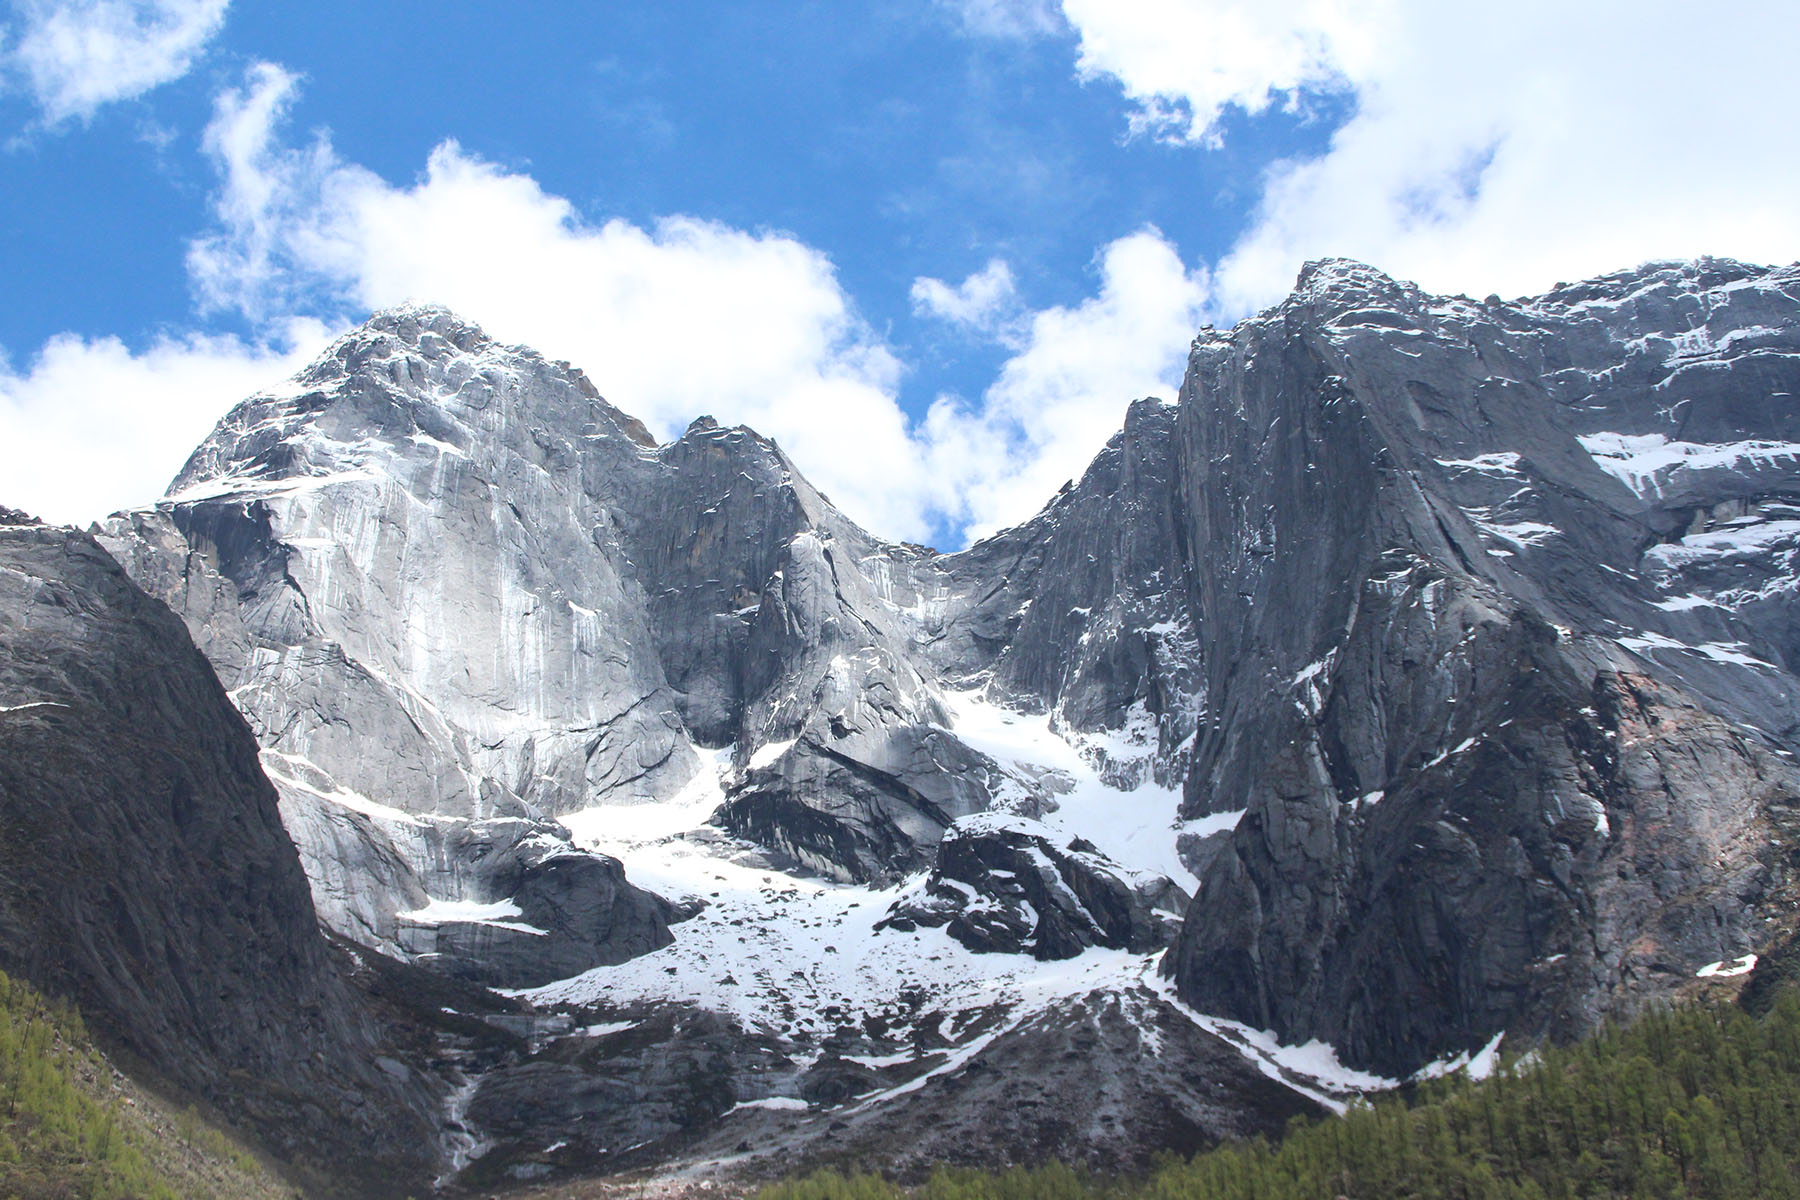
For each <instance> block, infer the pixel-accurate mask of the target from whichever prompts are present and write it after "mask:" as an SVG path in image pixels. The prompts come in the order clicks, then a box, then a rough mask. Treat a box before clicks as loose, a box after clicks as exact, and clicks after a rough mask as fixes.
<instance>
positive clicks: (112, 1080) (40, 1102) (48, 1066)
mask: <svg viewBox="0 0 1800 1200" xmlns="http://www.w3.org/2000/svg"><path fill="white" fill-rule="evenodd" d="M0 1194H4V1195H6V1196H8V1197H12V1198H13V1200H64V1198H67V1197H82V1198H84V1200H85V1198H92V1200H112V1198H117V1200H276V1198H280V1200H288V1198H290V1197H296V1196H298V1193H297V1192H296V1191H295V1190H294V1189H293V1188H291V1187H289V1186H287V1185H285V1184H283V1183H282V1182H281V1181H280V1180H279V1179H277V1178H275V1177H274V1176H272V1175H270V1174H269V1173H268V1172H267V1171H266V1170H265V1169H264V1168H263V1166H262V1165H261V1164H260V1163H258V1162H257V1160H256V1159H255V1158H254V1157H252V1156H251V1155H250V1154H249V1153H247V1152H246V1151H244V1150H243V1149H242V1148H240V1147H239V1146H237V1145H236V1144H234V1143H233V1142H232V1141H231V1139H229V1138H228V1137H226V1136H225V1135H224V1134H222V1133H220V1132H219V1131H218V1130H217V1129H214V1128H212V1127H211V1126H209V1125H207V1124H206V1123H205V1122H203V1121H202V1120H201V1119H200V1118H199V1117H197V1116H196V1115H195V1114H194V1113H193V1112H192V1111H191V1110H188V1111H185V1112H184V1111H178V1110H175V1109H173V1108H171V1107H170V1106H168V1105H166V1104H165V1103H163V1102H162V1101H160V1100H159V1099H158V1098H156V1097H155V1096H153V1095H152V1094H151V1093H148V1092H145V1091H144V1090H143V1089H141V1088H139V1087H136V1086H135V1085H133V1084H132V1083H131V1082H130V1081H129V1080H128V1079H126V1078H125V1077H124V1076H123V1075H121V1074H120V1073H119V1072H118V1071H117V1070H115V1069H114V1068H113V1067H112V1065H111V1064H110V1063H109V1062H107V1060H106V1059H105V1057H104V1056H103V1055H101V1054H100V1052H99V1051H98V1050H96V1049H95V1048H94V1046H93V1044H92V1043H91V1042H90V1041H89V1040H88V1036H87V1031H86V1029H85V1027H84V1026H83V1024H82V1021H81V1016H80V1014H79V1013H77V1012H76V1011H75V1010H74V1009H72V1008H69V1007H67V1006H65V1005H54V1004H50V1003H48V1002H47V1001H45V999H44V998H43V997H42V996H41V995H39V994H38V992H37V991H36V990H35V989H33V988H31V987H30V986H28V985H26V984H24V983H21V982H19V981H17V980H15V979H12V978H10V977H9V976H7V975H5V974H0Z"/></svg>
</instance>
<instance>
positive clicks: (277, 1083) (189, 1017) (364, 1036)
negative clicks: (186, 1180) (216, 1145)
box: [0, 510, 435, 1194]
mask: <svg viewBox="0 0 1800 1200" xmlns="http://www.w3.org/2000/svg"><path fill="white" fill-rule="evenodd" d="M0 964H3V965H4V967H5V968H6V969H7V970H8V971H10V972H12V973H14V974H15V975H17V976H19V977H21V978H23V979H25V980H28V981H30V982H31V983H32V984H34V985H35V986H37V987H39V988H41V989H43V990H44V991H45V992H47V993H49V994H51V995H54V996H58V997H62V998H67V999H70V1000H72V1001H74V1002H75V1003H76V1004H78V1005H79V1006H80V1007H81V1009H82V1011H83V1013H84V1014H85V1016H86V1018H87V1020H88V1022H89V1024H90V1025H91V1027H92V1028H93V1029H94V1030H95V1032H96V1034H97V1035H98V1036H99V1037H100V1039H101V1040H102V1042H103V1043H104V1044H105V1045H106V1046H107V1047H108V1048H109V1049H111V1050H115V1051H119V1052H122V1053H123V1054H124V1055H125V1056H127V1057H126V1061H127V1063H128V1065H130V1066H131V1067H132V1068H133V1069H134V1070H139V1069H145V1070H147V1071H148V1073H149V1077H150V1079H152V1080H154V1081H159V1082H161V1083H163V1084H165V1085H167V1086H169V1087H172V1088H174V1089H177V1090H179V1091H185V1092H188V1093H190V1094H194V1095H197V1096H200V1097H203V1098H205V1099H206V1100H208V1101H210V1102H212V1103H214V1104H216V1105H218V1106H220V1107H221V1108H224V1109H227V1110H229V1111H230V1112H232V1113H233V1114H234V1116H235V1117H236V1118H237V1119H240V1120H241V1121H242V1122H243V1124H244V1125H245V1126H246V1127H247V1128H248V1129H250V1130H252V1131H254V1132H255V1134H256V1135H257V1136H258V1137H260V1138H263V1139H265V1140H266V1141H267V1142H268V1144H269V1145H271V1146H272V1147H274V1148H275V1149H276V1150H277V1151H278V1152H279V1153H280V1154H281V1155H283V1156H284V1157H287V1158H289V1159H292V1160H294V1161H296V1162H297V1163H299V1164H301V1165H302V1166H303V1167H312V1168H314V1169H316V1170H317V1171H318V1172H319V1174H320V1175H321V1177H323V1178H325V1179H331V1178H342V1177H343V1176H344V1175H345V1174H346V1173H348V1174H350V1175H351V1176H352V1177H353V1178H354V1179H355V1180H356V1181H357V1182H356V1184H355V1186H356V1188H357V1190H358V1192H359V1193H360V1194H372V1193H376V1192H379V1191H381V1190H382V1189H383V1188H385V1187H393V1188H395V1189H404V1188H406V1187H408V1186H411V1185H413V1184H415V1183H416V1182H417V1181H418V1180H419V1179H420V1178H421V1177H422V1176H424V1175H425V1174H426V1172H427V1171H428V1170H429V1168H430V1166H431V1165H432V1163H433V1160H434V1158H435V1149H434V1145H433V1138H432V1137H431V1132H430V1125H429V1124H428V1123H427V1120H426V1119H425V1117H424V1115H423V1111H424V1106H425V1104H426V1102H427V1093H428V1092H429V1090H430V1089H429V1086H428V1085H427V1084H426V1083H425V1082H424V1081H422V1080H417V1079H414V1080H411V1081H410V1083H405V1082H403V1081H402V1079H400V1078H397V1076H406V1075H407V1074H408V1071H407V1069H406V1068H404V1067H402V1066H401V1064H399V1063H398V1062H392V1063H390V1064H387V1065H381V1064H378V1062H377V1057H378V1055H379V1054H380V1053H381V1045H382V1044H381V1040H380V1037H379V1033H378V1031H377V1029H376V1028H375V1027H374V1025H373V1023H372V1022H371V1021H370V1020H369V1019H368V1017H367V1016H366V1015H365V1014H364V1013H363V1012H362V1011H361V1009H360V1008H359V1007H358V1005H357V1003H356V1002H355V1001H354V1000H353V999H352V997H351V995H350V993H349V991H348V989H347V988H346V987H345V986H344V983H343V981H342V980H341V978H340V977H339V975H338V972H337V969H336V966H335V964H334V962H333V960H332V959H331V958H330V957H329V956H328V954H327V950H326V945H325V942H324V939H323V938H322V936H321V935H320V931H319V928H318V924H317V919H316V917H315V916H314V914H313V910H312V905H311V903H310V900H309V897H308V893H307V887H306V881H305V877H304V876H303V875H302V873H301V870H300V864H299V861H298V859H297V857H296V855H295V853H294V849H293V846H292V844H291V843H290V842H289V841H288V839H287V837H286V835H285V834H284V833H283V831H282V828H281V824H280V821H279V818H278V816H277V814H276V807H275V794H274V790H273V789H272V788H271V787H270V786H269V784H268V781H267V780H266V779H264V778H263V776H262V774H261V772H260V771H259V769H258V765H257V754H256V745H255V741H254V739H252V738H251V736H250V734H249V732H248V730H246V729H245V727H244V724H243V720H242V718H241V717H239V716H238V714H237V712H236V711H235V710H234V709H233V708H232V706H231V703H230V701H229V699H228V698H227V697H226V695H225V692H224V689H222V688H221V687H220V686H219V683H218V680H217V679H216V678H215V677H214V676H213V673H212V671H211V669H210V667H209V666H208V664H207V662H206V659H205V658H204V657H202V656H201V655H200V653H199V652H198V651H197V650H195V648H194V646H193V644H192V642H191V641H190V640H189V639H188V636H187V631H186V629H185V628H184V627H183V626H182V623H181V622H180V620H178V619H177V618H176V617H175V616H174V615H173V614H172V613H171V612H169V610H168V609H167V608H165V607H164V606H163V605H162V604H160V603H158V602H157V601H155V600H152V599H150V598H149V597H147V596H146V595H144V593H143V592H142V591H140V590H139V589H138V588H137V587H136V585H134V584H133V583H132V582H131V580H130V579H129V578H128V577H127V576H126V575H125V573H124V571H122V570H121V569H120V568H119V566H118V564H117V563H115V562H114V561H113V560H112V559H111V558H110V557H109V556H108V555H107V554H106V552H105V551H104V550H102V549H101V548H100V547H99V546H98V545H97V544H96V543H95V542H94V540H93V538H92V537H90V536H88V535H87V534H83V533H79V532H76V531H74V530H69V529H62V528H57V527H52V526H44V525H40V524H37V523H36V522H33V521H31V520H29V519H28V518H25V517H22V516H21V515H20V514H17V513H14V512H12V511H10V510H0Z"/></svg>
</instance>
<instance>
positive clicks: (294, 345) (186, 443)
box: [0, 321, 328, 524]
mask: <svg viewBox="0 0 1800 1200" xmlns="http://www.w3.org/2000/svg"><path fill="white" fill-rule="evenodd" d="M327 340H328V335H327V330H326V329H325V328H324V327H323V326H322V325H319V324H318V323H317V322H310V321H295V322H291V323H289V324H287V325H285V326H284V327H283V329H282V331H281V336H280V337H279V338H277V339H276V340H275V341H274V342H272V343H246V342H243V341H240V340H239V339H237V338H231V337H199V336H190V337H185V338H166V339H162V340H159V341H157V342H156V343H155V344H153V345H152V346H151V347H150V348H149V349H147V350H145V351H143V352H142V353H136V354H134V353H133V352H132V351H131V350H129V349H127V348H126V346H125V345H124V344H123V343H122V342H120V341H119V340H118V339H117V338H95V339H91V340H90V339H86V338H81V337H77V336H75V335H73V334H63V335H61V336H59V337H56V338H52V339H51V340H50V341H49V342H48V343H47V344H46V345H45V346H44V347H43V348H42V349H41V350H40V351H39V352H38V354H37V355H36V356H35V358H33V360H32V361H31V362H30V364H29V365H28V366H26V367H25V368H24V369H23V370H18V369H15V368H13V367H12V366H10V365H9V364H7V363H6V362H5V361H4V360H0V480H4V481H5V492H4V494H0V504H6V505H9V506H11V507H15V508H23V509H25V510H26V511H28V512H31V513H34V514H36V515H38V516H41V517H43V518H45V519H46V520H50V521H58V522H63V523H67V524H86V523H87V522H89V521H94V520H97V519H99V518H100V517H103V516H105V515H106V514H107V513H109V512H114V511H117V510H118V509H122V508H128V507H132V506H135V505H139V504H144V503H146V502H148V501H150V500H153V499H155V498H156V497H157V496H159V495H161V494H162V491H163V489H164V488H165V487H167V486H168V483H169V481H170V480H171V479H172V478H174V476H175V473H176V472H177V471H179V470H180V469H181V465H182V463H184V462H185V461H187V456H188V455H189V454H190V453H192V452H193V449H194V447H195V446H197V445H199V444H200V442H201V440H202V439H203V438H205V437H206V435H207V434H208V433H209V432H210V431H211V430H212V427H213V424H214V423H215V422H216V421H218V419H219V417H220V416H221V415H222V414H223V413H224V412H225V411H226V410H227V409H229V408H230V407H231V406H232V405H233V404H235V403H237V401H239V400H241V399H243V398H244V397H245V396H248V395H249V394H250V393H251V392H254V391H256V390H258V389H260V388H263V387H267V386H268V385H269V384H270V383H272V382H274V381H276V380H278V379H281V378H283V377H285V376H287V375H291V374H292V373H293V372H295V371H297V370H299V369H300V367H302V366H304V365H305V364H306V363H307V362H308V361H309V360H311V359H312V358H313V357H314V356H315V355H317V354H318V353H319V352H320V351H321V350H323V349H324V347H325V345H326V342H327Z"/></svg>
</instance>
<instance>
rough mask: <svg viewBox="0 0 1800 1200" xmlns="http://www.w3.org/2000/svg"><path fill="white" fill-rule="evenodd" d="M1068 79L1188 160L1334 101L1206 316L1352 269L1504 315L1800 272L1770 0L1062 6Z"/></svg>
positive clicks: (1788, 88)
mask: <svg viewBox="0 0 1800 1200" xmlns="http://www.w3.org/2000/svg"><path fill="white" fill-rule="evenodd" d="M1063 12H1064V15H1065V16H1066V17H1067V18H1068V20H1069V21H1070V22H1071V24H1072V25H1073V26H1074V27H1075V28H1076V30H1077V32H1078V34H1079V36H1080V39H1081V58H1080V69H1081V70H1082V71H1083V72H1084V73H1086V74H1087V75H1089V76H1097V75H1105V76H1108V77H1111V78H1114V79H1116V80H1117V81H1118V82H1119V84H1120V86H1121V87H1122V88H1123V89H1124V91H1125V94H1126V95H1127V97H1128V98H1130V99H1132V100H1133V101H1134V102H1135V103H1136V105H1137V106H1138V116H1137V124H1138V125H1139V126H1140V127H1142V128H1147V129H1151V130H1153V131H1155V132H1157V133H1158V134H1159V135H1162V136H1171V135H1174V136H1180V137H1182V138H1186V139H1189V140H1193V141H1196V142H1199V143H1202V144H1205V143H1207V142H1208V141H1209V140H1212V139H1215V138H1216V137H1217V136H1218V119H1219V117H1220V116H1221V114H1223V113H1224V112H1225V111H1226V109H1227V108H1228V107H1230V106H1234V105H1235V106H1237V107H1239V108H1242V109H1245V110H1247V111H1256V110H1257V109H1258V108H1259V107H1262V106H1265V105H1267V104H1269V103H1274V102H1286V101H1289V100H1293V99H1294V98H1296V97H1299V98H1304V97H1305V96H1306V95H1309V94H1311V93H1314V92H1317V91H1320V90H1330V89H1348V90H1349V91H1350V92H1351V93H1352V94H1353V96H1354V102H1355V111H1354V115H1353V116H1352V117H1351V118H1350V119H1349V120H1348V121H1347V122H1346V123H1345V124H1344V125H1343V126H1342V127H1341V128H1339V129H1338V130H1337V131H1336V133H1335V135H1334V136H1333V138H1332V140H1331V143H1330V146H1329V148H1328V150H1327V151H1326V152H1325V153H1324V154H1322V155H1321V156H1319V157H1317V158H1313V159H1310V160H1304V161H1296V162H1290V163H1285V164H1282V165H1281V166H1279V167H1278V168H1277V169H1276V170H1274V171H1273V172H1272V173H1271V174H1270V176H1269V178H1268V180H1267V181H1266V187H1265V192H1264V196H1263V200H1262V204H1261V207H1260V210H1259V212H1258V213H1257V215H1256V218H1255V220H1254V221H1253V223H1252V226H1251V227H1250V228H1249V229H1248V230H1247V231H1246V232H1245V233H1244V234H1243V236H1242V237H1241V238H1240V239H1239V241H1238V242H1237V244H1236V246H1235V247H1234V249H1233V250H1232V252H1231V253H1230V254H1229V255H1227V256H1226V258H1225V259H1224V260H1223V261H1222V262H1221V263H1220V264H1219V267H1218V278H1217V283H1218V288H1219V293H1220V304H1221V306H1222V308H1223V309H1224V310H1225V311H1227V312H1241V311H1244V310H1245V309H1247V308H1249V307H1252V306H1254V305H1258V304H1263V303H1268V302H1270V301H1272V300H1274V299H1277V298H1279V297H1280V296H1281V295H1282V294H1283V293H1285V291H1286V290H1287V289H1288V287H1290V286H1291V284H1292V282H1293V278H1294V275H1295V272H1296V271H1297V270H1298V268H1299V266H1300V265H1301V263H1303V262H1304V261H1305V260H1307V259H1309V258H1318V257H1323V256H1326V255H1349V256H1352V257H1356V258H1360V259H1363V260H1365V261H1368V262H1371V263H1373V264H1375V265H1376V266H1379V267H1381V268H1382V269H1384V270H1387V271H1389V272H1391V273H1393V274H1395V275H1398V276H1401V277H1404V278H1412V279H1416V280H1418V281H1419V282H1420V283H1421V284H1423V285H1425V286H1426V287H1428V288H1432V289H1435V290H1441V291H1469V292H1473V293H1476V294H1483V293H1486V292H1489V291H1498V292H1502V293H1505V294H1509V295H1510V294H1519V293H1524V292H1535V291H1539V290H1543V289H1545V288H1547V287H1548V286H1550V285H1551V284H1553V283H1555V282H1556V281H1557V280H1560V279H1575V278H1580V277H1583V276H1586V275H1591V274H1597V273H1600V272H1604V271H1607V270H1612V269H1616V268H1619V267H1624V266H1630V265H1634V264H1636V263H1638V262H1641V261H1644V260H1647V259H1652V258H1663V257H1691V256H1695V255H1700V254H1722V255H1731V256H1736V257H1740V258H1746V259H1750V260H1759V261H1775V262H1783V261H1789V260H1791V259H1793V258H1795V257H1796V256H1800V132H1797V131H1796V130H1797V127H1796V126H1795V125H1794V123H1793V122H1792V121H1789V120H1788V119H1787V114H1789V113H1791V112H1794V111H1797V110H1800V74H1796V73H1795V72H1794V71H1793V69H1792V64H1793V62H1794V61H1795V60H1796V58H1797V57H1800V22H1796V21H1794V20H1793V13H1792V6H1791V5H1790V4H1787V3H1785V2H1784V0H1758V2H1755V3H1746V4H1742V5H1735V6H1732V7H1731V8H1730V10H1729V11H1727V10H1720V11H1718V12H1716V13H1708V14H1707V15H1706V16H1705V17H1704V18H1703V19H1702V18H1697V17H1696V15H1695V11H1694V10H1693V9H1692V8H1691V7H1690V6H1687V5H1677V4H1674V3H1672V2H1669V0H1654V2H1650V3H1646V2H1644V0H1590V2H1589V3H1584V4H1576V5H1570V4H1561V3H1556V4H1553V3H1550V2H1549V0H1522V2H1519V3H1512V4H1504V5H1495V4H1484V5H1465V4H1444V3H1441V2H1440V0H1384V2H1382V3H1379V4H1375V5H1367V4H1359V5H1356V6H1355V8H1354V16H1352V15H1351V13H1352V8H1351V6H1350V5H1349V4H1348V3H1327V2H1318V0H1288V2H1286V3H1279V2H1270V3H1264V4H1254V5H1252V4H1248V3H1239V2H1237V0H1205V2H1202V0H1144V2H1142V3H1138V4H1132V5H1117V4H1107V3H1102V2H1101V0H1063Z"/></svg>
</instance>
